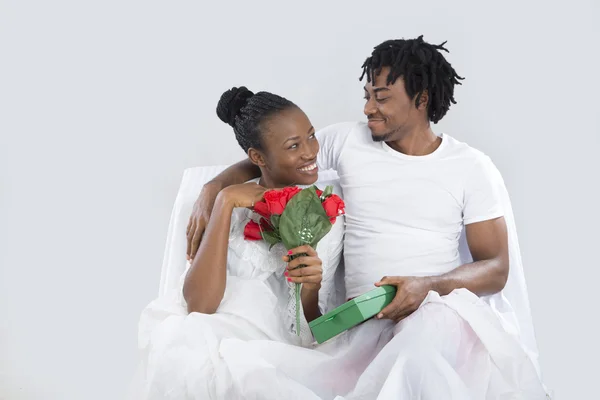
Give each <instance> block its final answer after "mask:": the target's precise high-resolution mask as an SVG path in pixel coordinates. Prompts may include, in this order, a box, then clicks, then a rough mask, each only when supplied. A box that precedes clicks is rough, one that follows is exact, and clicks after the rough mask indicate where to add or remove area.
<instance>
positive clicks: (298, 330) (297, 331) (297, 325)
mask: <svg viewBox="0 0 600 400" xmlns="http://www.w3.org/2000/svg"><path fill="white" fill-rule="evenodd" d="M295 285H296V335H298V336H300V284H299V283H296V284H295Z"/></svg>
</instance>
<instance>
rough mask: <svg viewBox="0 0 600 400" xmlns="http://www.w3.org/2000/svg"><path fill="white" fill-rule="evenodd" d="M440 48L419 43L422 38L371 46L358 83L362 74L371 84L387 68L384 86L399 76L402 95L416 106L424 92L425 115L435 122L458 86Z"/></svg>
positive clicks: (441, 115)
mask: <svg viewBox="0 0 600 400" xmlns="http://www.w3.org/2000/svg"><path fill="white" fill-rule="evenodd" d="M445 44H446V42H444V43H442V44H440V45H432V44H429V43H426V42H425V41H423V35H421V36H419V37H418V38H417V39H410V40H405V39H400V40H388V41H385V42H383V43H381V44H380V45H379V46H377V47H375V49H374V50H373V53H371V56H370V57H369V58H367V59H366V60H365V62H364V64H363V65H362V69H363V73H362V75H361V76H360V80H361V81H362V79H363V77H364V76H365V75H366V77H367V82H374V81H375V77H376V76H379V74H380V73H381V69H382V68H383V67H390V73H389V74H388V76H387V84H388V85H390V84H393V83H394V82H396V79H398V78H399V77H402V78H403V79H404V86H405V88H406V94H407V95H408V96H409V97H410V98H413V97H414V96H415V95H416V96H417V97H416V99H415V107H418V105H419V102H420V100H421V95H422V94H423V92H424V91H427V93H428V94H429V102H428V104H427V116H428V118H429V120H430V121H432V122H433V123H437V122H438V121H439V120H441V119H442V118H443V117H444V115H446V112H447V111H448V109H449V108H450V105H451V103H453V104H456V101H455V100H454V85H460V84H461V83H460V80H462V79H464V78H461V77H460V76H458V74H457V73H456V71H455V70H454V68H452V65H450V63H449V62H448V61H446V59H445V58H444V56H443V55H442V53H441V51H445V52H446V53H449V51H448V50H447V49H446V48H445V47H444V45H445Z"/></svg>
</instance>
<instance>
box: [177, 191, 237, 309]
mask: <svg viewBox="0 0 600 400" xmlns="http://www.w3.org/2000/svg"><path fill="white" fill-rule="evenodd" d="M232 211H233V204H232V202H231V201H229V200H228V199H227V196H225V195H223V194H220V195H219V196H217V199H216V201H215V205H214V208H213V218H211V219H210V222H209V223H208V227H207V228H206V232H205V234H204V239H203V240H202V245H201V246H200V248H199V249H198V254H197V255H196V257H195V258H194V259H193V260H192V266H191V267H190V270H189V271H188V273H187V276H186V277H185V282H184V285H183V297H184V299H185V301H186V302H187V307H188V312H189V313H192V312H199V313H203V314H213V313H214V312H215V311H216V310H217V308H218V307H219V304H221V300H223V294H224V293H225V283H226V280H227V247H228V244H229V230H230V226H231V213H232Z"/></svg>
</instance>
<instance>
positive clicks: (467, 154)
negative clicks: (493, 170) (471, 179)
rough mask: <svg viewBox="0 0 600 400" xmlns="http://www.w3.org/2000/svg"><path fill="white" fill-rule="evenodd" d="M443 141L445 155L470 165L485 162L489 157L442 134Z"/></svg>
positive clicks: (466, 144) (464, 143)
mask: <svg viewBox="0 0 600 400" xmlns="http://www.w3.org/2000/svg"><path fill="white" fill-rule="evenodd" d="M443 139H444V140H445V141H446V146H445V148H446V154H447V156H450V157H453V158H454V157H458V158H460V159H464V160H465V161H467V162H470V163H480V162H487V161H489V160H490V157H489V156H488V155H487V154H485V153H484V152H483V151H481V150H479V149H476V148H475V147H472V146H471V145H469V144H468V143H466V142H462V141H460V140H458V139H456V138H454V137H453V136H450V135H447V134H444V136H443Z"/></svg>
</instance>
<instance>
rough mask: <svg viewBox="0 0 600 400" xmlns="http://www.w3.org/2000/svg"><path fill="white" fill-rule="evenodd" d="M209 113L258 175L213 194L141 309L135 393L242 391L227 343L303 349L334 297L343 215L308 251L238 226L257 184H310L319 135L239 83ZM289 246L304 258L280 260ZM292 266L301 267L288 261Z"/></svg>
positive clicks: (257, 194)
mask: <svg viewBox="0 0 600 400" xmlns="http://www.w3.org/2000/svg"><path fill="white" fill-rule="evenodd" d="M217 115H218V116H219V118H220V119H221V120H223V121H224V122H226V123H228V124H229V125H231V126H232V127H233V131H234V133H235V135H236V139H237V141H238V143H239V144H240V146H241V147H242V148H243V149H244V151H245V152H246V153H247V154H248V157H249V159H250V160H251V161H252V162H253V163H254V164H255V165H257V166H258V167H260V169H261V172H262V175H261V177H260V179H259V180H258V181H254V182H249V183H246V184H241V185H235V186H231V187H229V188H228V189H227V190H224V191H222V192H221V194H219V196H218V198H217V200H216V202H215V206H214V209H213V214H212V217H211V220H210V223H209V225H208V227H207V230H206V232H205V235H204V237H203V239H202V245H201V247H200V249H199V251H198V253H197V254H196V256H195V257H194V259H193V260H192V261H191V263H190V266H189V269H188V271H187V273H186V274H185V276H184V277H182V282H181V290H178V291H176V292H173V293H170V294H168V295H167V296H163V297H162V298H159V299H157V300H155V301H154V302H152V303H151V304H150V305H149V306H148V307H147V308H146V309H145V310H144V312H143V313H142V318H141V321H140V345H141V347H142V348H143V349H144V350H145V363H144V364H145V366H144V368H143V369H144V372H145V373H144V374H143V375H144V378H143V383H142V384H141V385H142V387H143V389H140V390H138V395H139V394H140V392H141V398H144V399H178V400H180V399H236V398H244V395H243V394H242V393H241V392H242V391H244V390H245V388H247V385H246V384H237V383H239V382H236V379H238V380H239V378H240V376H241V375H240V374H236V373H235V372H234V370H239V368H240V360H239V359H237V358H236V359H234V360H230V359H229V357H227V356H226V354H229V353H231V352H230V351H228V346H229V344H235V346H240V342H242V343H243V342H247V341H257V340H258V341H266V342H276V343H279V344H285V345H287V346H290V347H295V346H304V347H310V346H311V344H312V343H313V338H312V334H311V332H310V329H309V327H308V322H309V321H311V320H313V319H315V318H316V317H318V316H319V315H321V313H322V312H324V311H325V310H326V309H328V308H329V307H328V304H329V303H331V302H332V299H333V298H334V296H335V292H334V290H333V276H334V272H335V269H336V267H337V264H338V262H339V260H340V257H341V248H342V235H343V223H341V222H339V223H337V224H334V226H333V228H332V230H331V231H330V232H329V234H328V235H327V236H326V237H325V238H323V239H322V240H321V241H320V242H319V246H318V253H317V251H316V250H315V249H312V248H310V247H309V246H303V247H299V248H296V249H292V250H291V251H290V252H286V251H285V249H284V248H283V246H281V245H277V246H275V247H274V248H273V249H271V250H269V245H268V244H267V243H265V242H263V241H249V240H245V238H244V227H245V225H246V224H247V223H248V222H249V221H250V220H251V219H252V218H256V217H255V216H254V215H253V213H252V211H251V210H250V208H252V206H253V205H254V204H255V203H256V202H258V201H260V200H261V199H262V197H263V193H264V192H265V190H267V189H269V188H280V187H283V186H289V185H312V184H313V183H315V182H316V180H317V176H318V170H317V168H316V156H317V153H318V151H319V143H318V142H317V140H316V138H315V135H314V128H313V127H312V125H311V123H310V121H309V120H308V118H307V117H306V115H305V114H304V113H303V112H302V110H300V108H298V107H297V106H296V105H295V104H293V103H292V102H290V101H289V100H287V99H284V98H282V97H280V96H277V95H274V94H271V93H267V92H259V93H256V94H254V93H252V92H251V91H249V90H248V89H246V88H245V87H240V88H233V89H231V90H229V91H227V92H225V93H224V94H223V95H222V97H221V99H220V101H219V104H218V106H217ZM257 183H258V184H257ZM298 253H307V254H308V256H305V257H299V258H296V259H294V260H292V261H291V262H288V261H289V256H290V255H292V254H298ZM300 264H303V265H305V267H304V268H301V269H297V267H298V266H299V265H300ZM295 283H301V284H302V290H301V303H302V304H301V306H302V309H303V314H304V316H305V318H304V319H301V322H300V327H299V332H300V333H299V334H297V333H296V332H297V331H296V328H297V327H296V309H295V307H296V303H295V296H294V288H295V285H294V284H295ZM271 389H272V388H269V387H265V388H264V390H267V391H269V390H271Z"/></svg>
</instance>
